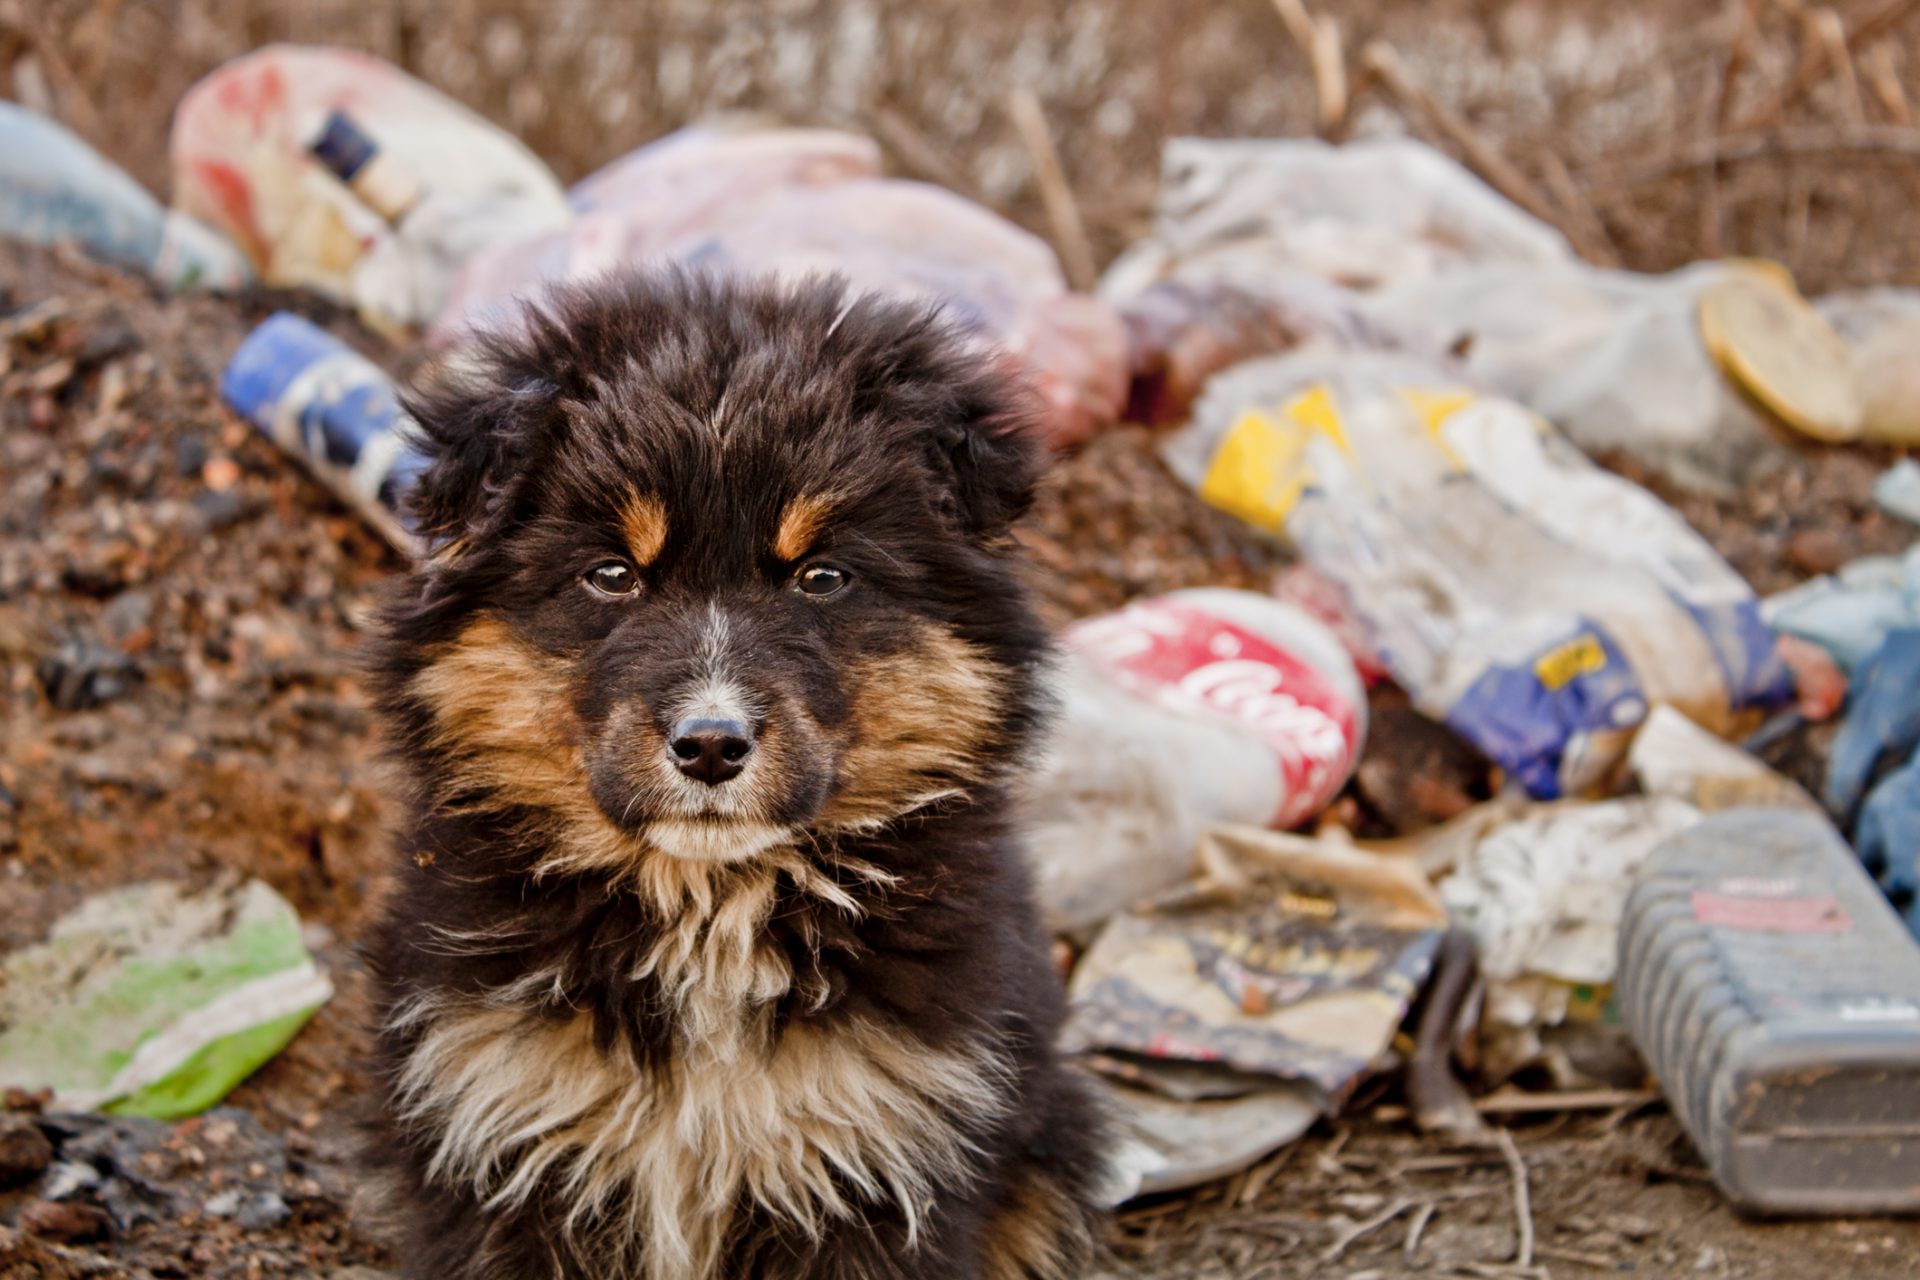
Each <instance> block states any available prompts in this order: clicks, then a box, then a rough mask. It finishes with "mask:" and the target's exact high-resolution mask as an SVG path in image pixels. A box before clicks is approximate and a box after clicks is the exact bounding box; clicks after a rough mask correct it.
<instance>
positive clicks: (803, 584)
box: [793, 564, 853, 596]
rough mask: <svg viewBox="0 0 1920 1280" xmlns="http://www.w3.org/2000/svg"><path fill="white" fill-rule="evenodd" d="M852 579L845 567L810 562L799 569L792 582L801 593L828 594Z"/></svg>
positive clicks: (810, 594)
mask: <svg viewBox="0 0 1920 1280" xmlns="http://www.w3.org/2000/svg"><path fill="white" fill-rule="evenodd" d="M852 580H853V579H852V576H851V575H850V574H848V573H847V571H846V570H845V569H836V568H834V567H833V566H832V565H830V564H810V565H807V566H806V567H805V568H803V569H801V570H800V572H799V573H798V574H797V575H796V576H795V577H794V580H793V583H794V585H795V586H796V587H798V588H800V592H801V594H802V595H809V596H830V595H832V594H833V593H834V592H836V591H839V590H841V589H842V588H843V587H845V586H846V585H847V583H849V582H851V581H852Z"/></svg>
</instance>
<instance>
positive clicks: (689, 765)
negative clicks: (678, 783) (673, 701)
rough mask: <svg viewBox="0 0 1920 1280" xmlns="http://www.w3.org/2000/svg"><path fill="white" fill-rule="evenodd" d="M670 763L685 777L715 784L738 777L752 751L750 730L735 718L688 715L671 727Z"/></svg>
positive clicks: (709, 784) (715, 785) (668, 744)
mask: <svg viewBox="0 0 1920 1280" xmlns="http://www.w3.org/2000/svg"><path fill="white" fill-rule="evenodd" d="M667 749H668V750H669V751H671V752H672V753H673V762H674V764H676V765H678V766H679V767H680V772H682V773H684V774H686V775H687V776H688V777H689V778H698V779H699V780H700V781H702V782H704V783H706V784H707V785H708V786H710V787H717V786H719V785H720V784H721V783H723V782H725V781H726V780H727V779H728V778H734V777H738V776H739V774H740V771H741V770H742V769H744V768H746V767H747V757H748V756H749V755H751V754H752V753H753V730H751V729H749V728H747V726H746V725H744V724H741V723H740V722H739V721H738V720H699V719H695V718H694V717H692V716H689V717H687V718H686V719H685V720H682V721H681V722H680V723H679V724H676V725H675V726H673V736H672V738H671V739H669V740H668V742H667Z"/></svg>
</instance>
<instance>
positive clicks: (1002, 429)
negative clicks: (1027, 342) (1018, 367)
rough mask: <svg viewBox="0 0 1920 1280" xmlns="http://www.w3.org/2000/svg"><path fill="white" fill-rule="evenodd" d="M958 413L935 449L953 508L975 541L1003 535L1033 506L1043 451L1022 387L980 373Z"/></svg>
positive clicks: (939, 431)
mask: <svg viewBox="0 0 1920 1280" xmlns="http://www.w3.org/2000/svg"><path fill="white" fill-rule="evenodd" d="M956 400H957V402H958V403H957V404H956V406H955V407H956V408H957V409H958V410H959V412H958V413H957V414H955V415H954V416H952V417H949V418H947V419H945V420H944V421H943V422H941V424H940V425H939V426H937V427H936V428H935V429H934V432H933V440H932V442H931V444H932V449H933V452H934V454H935V455H936V464H937V465H938V467H939V468H940V469H941V470H942V471H944V472H945V476H946V480H947V485H948V499H949V500H948V504H947V505H948V508H949V510H950V511H951V512H952V513H953V515H954V517H955V518H956V519H957V520H958V521H959V523H960V525H961V526H962V527H963V528H964V529H965V530H966V531H967V532H968V533H969V534H970V535H972V536H973V537H975V538H977V539H979V540H981V541H991V540H994V539H997V538H999V537H1001V536H1002V535H1004V534H1005V533H1006V532H1007V530H1008V528H1009V527H1011V526H1012V524H1013V522H1014V521H1016V520H1018V519H1019V518H1020V517H1021V516H1023V515H1025V514H1026V513H1027V509H1028V508H1029V507H1031V506H1032V505H1033V492H1034V486H1035V484H1036V483H1037V482H1038V480H1039V477H1040V468H1041V461H1042V458H1041V449H1040V445H1039V432H1038V431H1037V430H1035V428H1034V425H1033V422H1032V416H1031V414H1030V412H1029V411H1028V409H1027V406H1026V403H1025V400H1024V397H1023V388H1022V387H1021V386H1020V385H1019V384H1018V383H1016V382H1013V381H1012V380H1011V379H1009V378H1006V377H1004V376H1003V375H1001V374H999V373H998V372H989V371H985V370H983V371H981V372H980V373H979V374H978V375H977V376H976V377H975V378H973V379H969V385H966V386H963V387H962V388H960V394H959V395H958V396H957V397H956Z"/></svg>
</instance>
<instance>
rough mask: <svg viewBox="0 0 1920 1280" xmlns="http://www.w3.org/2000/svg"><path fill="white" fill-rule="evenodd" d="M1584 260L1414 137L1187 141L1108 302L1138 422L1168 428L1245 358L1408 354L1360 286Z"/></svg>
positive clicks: (1171, 161)
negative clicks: (1487, 267) (1368, 311)
mask: <svg viewBox="0 0 1920 1280" xmlns="http://www.w3.org/2000/svg"><path fill="white" fill-rule="evenodd" d="M1572 261H1573V251H1572V249H1571V248H1570V247H1569V246H1568V245H1567V242H1566V240H1565V238H1564V237H1563V236H1561V234H1560V233H1559V232H1558V231H1556V230H1555V229H1554V228H1552V227H1549V226H1547V225H1546V224H1545V223H1542V222H1540V221H1538V220H1536V219H1535V218H1533V217H1532V216H1531V215H1529V214H1527V213H1524V212H1522V211H1521V210H1520V209H1518V208H1516V207H1514V206H1513V205H1512V204H1510V203H1508V202H1507V201H1506V200H1505V199H1504V198H1503V197H1501V196H1500V195H1499V194H1498V193H1496V192H1495V191H1493V189H1492V188H1490V187H1488V186H1487V185H1486V184H1485V183H1483V182H1481V181H1480V179H1478V178H1476V177H1474V176H1473V175H1472V174H1471V173H1469V172H1468V171H1467V170H1465V169H1463V168H1461V167H1460V166H1459V165H1458V164H1456V163H1454V162H1453V161H1452V160H1450V159H1448V158H1447V157H1446V156H1444V155H1442V154H1440V153H1439V152H1437V151H1435V150H1433V149H1432V148H1430V147H1428V146H1425V145H1424V144H1422V143H1419V142H1415V141H1413V140H1411V139H1405V138H1397V139H1378V140H1372V141H1366V142H1356V143H1349V144H1347V145H1345V146H1341V147H1334V146H1329V145H1328V144H1327V143H1324V142H1321V141H1319V140H1318V139H1300V138H1287V139H1225V140H1223V139H1211V138H1177V139H1175V140H1173V141H1172V142H1169V143H1168V144H1167V148H1166V152H1165V154H1164V156H1163V157H1162V161H1161V185H1160V193H1159V197H1158V199H1157V201H1156V202H1155V206H1154V223H1153V229H1152V231H1151V232H1150V233H1149V234H1148V235H1147V236H1146V237H1145V238H1144V239H1142V240H1140V241H1139V242H1137V243H1136V244H1134V245H1133V246H1131V247H1130V248H1129V249H1128V250H1127V251H1126V252H1125V253H1123V254H1121V255H1120V257H1119V258H1118V259H1117V260H1116V261H1115V262H1114V263H1113V265H1112V266H1111V267H1110V268H1108V270H1107V273H1106V275H1105V276H1104V277H1102V279H1101V281H1100V296H1101V297H1102V298H1104V299H1106V300H1107V301H1108V302H1110V303H1111V304H1113V305H1114V306H1115V307H1116V308H1118V309H1119V311H1120V314H1121V315H1122V317H1123V318H1124V319H1125V321H1126V325H1127V334H1128V340H1129V350H1128V369H1129V377H1130V380H1131V384H1132V389H1131V391H1130V392H1129V395H1128V409H1127V418H1128V420H1129V421H1132V422H1144V423H1148V424H1150V425H1163V424H1172V423H1177V422H1180V421H1182V420H1184V419H1185V417H1186V415H1187V412H1188V410H1189V409H1190V408H1191V406H1192V404H1193V402H1194V400H1195V399H1196V398H1197V397H1198V396H1199V394H1200V392H1201V390H1202V388H1203V387H1204V386H1205V384H1206V381H1207V379H1208V378H1210V377H1211V376H1213V375H1214V374H1215V373H1218V372H1220V371H1221V370H1224V369H1227V368H1230V367H1231V366H1233V365H1235V364H1238V363H1239V362H1240V361H1242V360H1248V359H1252V358H1253V357H1255V356H1262V355H1272V354H1274V353H1277V352H1281V351H1287V350H1291V349H1293V348H1295V347H1298V346H1302V345H1305V344H1308V343H1314V342H1325V343H1331V344H1333V345H1335V346H1339V347H1343V348H1385V347H1391V346H1396V345H1399V339H1398V338H1397V337H1396V336H1395V335H1394V334H1393V333H1391V332H1390V331H1388V330H1386V329H1383V328H1381V327H1379V326H1376V325H1374V324H1372V323H1371V322H1370V321H1369V320H1368V319H1367V318H1366V316H1365V314H1364V313H1363V312H1362V311H1361V310H1360V308H1359V305H1358V304H1359V300H1358V298H1357V297H1356V296H1355V295H1354V294H1353V292H1352V290H1354V289H1372V288H1378V287H1384V286H1387V285H1390V284H1394V283H1401V282H1410V281H1419V280H1424V279H1427V278H1428V277H1430V276H1433V275H1435V274H1436V273H1444V272H1448V271H1452V270H1457V269H1459V268H1461V267H1463V266H1469V265H1473V264H1480V263H1520V264H1526V265H1529V266H1535V267H1543V268H1544V267H1548V266H1551V265H1555V264H1560V263H1571V262H1572ZM1341 286H1347V287H1345V288H1343V287H1341Z"/></svg>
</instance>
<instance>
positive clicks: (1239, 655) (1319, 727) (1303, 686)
mask: <svg viewBox="0 0 1920 1280" xmlns="http://www.w3.org/2000/svg"><path fill="white" fill-rule="evenodd" d="M1066 640H1067V644H1068V645H1069V646H1070V647H1071V648H1073V649H1074V650H1075V651H1076V652H1078V653H1080V654H1081V655H1082V656H1083V657H1085V658H1086V659H1087V660H1088V661H1089V662H1091V663H1092V664H1093V665H1094V666H1095V667H1097V668H1099V669H1100V670H1101V671H1102V672H1104V673H1105V674H1106V675H1107V677H1108V678H1109V679H1111V680H1113V681H1114V682H1115V683H1116V684H1118V685H1119V686H1120V687H1121V688H1123V689H1126V690H1127V691H1128V692H1129V693H1132V694H1133V695H1134V696H1136V697H1139V698H1144V699H1146V700H1147V701H1149V702H1152V703H1154V704H1156V705H1158V706H1161V707H1165V708H1167V709H1168V710H1172V711H1177V712H1183V713H1186V714H1190V715H1196V716H1212V717H1217V718H1221V719H1226V720H1230V721H1233V722H1235V723H1237V724H1242V725H1245V726H1247V727H1248V728H1250V729H1252V730H1253V732H1254V733H1255V735H1256V736H1257V737H1258V738H1259V739H1260V740H1261V741H1262V742H1263V743H1265V744H1266V746H1267V748H1268V749H1269V750H1270V751H1272V753H1273V756H1274V761H1275V765H1276V767H1277V768H1278V769H1279V770H1280V775H1281V782H1282V787H1281V802H1280V811H1279V812H1278V813H1277V814H1275V815H1274V818H1273V825H1274V826H1275V827H1279V828H1282V829H1285V828H1288V827H1296V826H1298V825H1300V824H1301V823H1302V822H1305V821H1306V820H1307V819H1308V818H1311V817H1312V816H1313V815H1314V814H1316V813H1319V812H1320V811H1321V810H1323V809H1325V808H1326V807H1327V805H1328V804H1330V803H1332V801H1333V798H1334V796H1335V795H1337V794H1338V793H1339V790H1340V788H1341V786H1342V785H1344V784H1345V782H1346V779H1347V776H1348V774H1349V773H1351V772H1352V769H1353V764H1354V756H1355V753H1356V751H1357V750H1358V738H1359V717H1358V715H1357V712H1356V709H1355V707H1354V706H1353V704H1352V702H1351V701H1350V700H1349V699H1348V698H1347V697H1346V696H1345V695H1344V694H1343V693H1341V692H1340V690H1339V689H1338V688H1336V687H1335V685H1334V684H1333V682H1332V681H1330V680H1329V679H1327V677H1326V676H1324V675H1322V674H1321V673H1320V671H1319V670H1318V669H1317V668H1315V667H1313V666H1312V665H1310V664H1308V663H1306V662H1303V661H1301V660H1300V659H1299V658H1297V657H1295V656H1294V655H1293V654H1292V653H1289V652H1288V651H1287V650H1285V649H1283V648H1281V647H1280V646H1278V645H1276V644H1274V643H1272V642H1271V641H1268V640H1266V639H1264V638H1262V637H1261V636H1259V635H1256V634H1254V633H1253V632H1251V631H1248V630H1247V629H1245V628H1244V627H1240V626H1237V625H1235V624H1234V623H1232V622H1228V621H1226V620H1225V619H1223V618H1220V617H1217V616H1215V615H1213V614H1210V613H1207V612H1205V611H1203V610H1200V609H1197V608H1194V607H1192V606H1190V605H1186V604H1182V603H1180V602H1177V601H1170V600H1148V601H1142V602H1140V603H1138V604H1133V605H1129V606H1128V607H1127V608H1125V609H1122V610H1121V611H1120V612H1118V613H1115V614H1111V615H1109V616H1107V617H1104V618H1096V619H1093V620H1091V621H1088V622H1083V623H1081V624H1080V625H1078V626H1076V627H1073V628H1071V629H1070V630H1069V631H1068V632H1067V637H1066Z"/></svg>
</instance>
